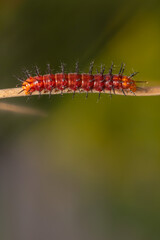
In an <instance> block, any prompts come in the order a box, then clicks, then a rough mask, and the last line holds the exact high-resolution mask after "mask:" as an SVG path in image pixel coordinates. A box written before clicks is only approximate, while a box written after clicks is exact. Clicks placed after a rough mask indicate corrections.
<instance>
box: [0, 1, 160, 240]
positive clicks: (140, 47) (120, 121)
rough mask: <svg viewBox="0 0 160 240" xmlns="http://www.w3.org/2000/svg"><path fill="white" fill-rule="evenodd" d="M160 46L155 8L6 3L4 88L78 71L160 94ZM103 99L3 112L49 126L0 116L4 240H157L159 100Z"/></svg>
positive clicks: (145, 4) (1, 26)
mask: <svg viewBox="0 0 160 240" xmlns="http://www.w3.org/2000/svg"><path fill="white" fill-rule="evenodd" d="M159 43H160V3H159V1H155V0H152V1H143V0H141V1H140V0H134V1H127V0H121V1H118V0H99V1H97V0H86V1H84V0H77V1H73V0H68V1H65V0H54V1H49V0H45V1H44V0H21V1H20V0H12V1H11V0H8V1H3V0H1V2H0V76H1V77H0V88H10V87H15V86H16V84H17V79H16V78H14V77H13V75H17V76H19V77H21V76H23V73H22V70H23V68H24V67H26V68H28V69H29V70H33V68H34V65H35V64H37V65H38V66H39V67H40V69H41V72H42V73H45V71H46V64H47V63H50V64H51V65H52V67H53V69H54V71H55V72H57V71H60V68H59V65H60V61H62V62H65V63H66V69H67V71H73V69H74V66H75V62H76V61H77V59H78V60H79V62H80V68H81V71H85V72H87V71H88V67H89V63H90V62H91V61H92V60H95V65H96V66H97V67H99V66H100V64H101V63H103V64H105V65H106V70H107V71H108V69H109V67H110V65H111V62H112V61H113V62H114V64H115V66H116V67H115V69H114V72H115V73H117V72H118V70H119V68H120V65H121V62H122V61H123V62H125V63H126V74H129V73H130V72H132V71H133V69H134V70H135V71H139V72H140V73H139V74H138V75H137V76H136V80H147V81H149V85H152V84H155V83H156V84H159V81H160V79H159V62H160V44H159ZM97 98H98V96H97V94H89V98H88V99H87V100H86V99H85V95H84V94H81V95H80V94H76V96H75V98H74V99H72V96H71V95H64V96H62V97H61V96H52V98H51V99H49V98H48V96H42V97H41V98H40V99H38V98H37V97H36V96H35V97H34V96H33V97H32V98H31V99H30V101H29V102H26V98H17V99H8V100H5V102H6V103H13V104H17V105H22V106H23V105H24V106H28V107H36V108H39V109H42V110H44V111H46V112H47V113H48V117H47V118H40V117H33V116H26V115H25V116H23V115H18V114H13V113H6V112H1V113H0V119H1V120H0V123H1V125H0V143H1V144H0V151H1V157H0V159H1V165H0V187H1V198H0V199H1V200H0V206H1V216H0V223H1V224H0V237H1V239H7V240H10V239H12V240H14V239H16V240H17V239H23V240H24V239H26V240H28V239H31V240H32V239H34V240H35V239H39V240H40V239H47V240H48V239H65V240H66V239H70V240H71V239H76V240H78V239H87V240H88V239H92V240H94V239H96V240H97V239H100V240H103V239H110V240H120V239H123V240H125V239H130V240H142V239H145V240H147V239H148V240H149V239H152V240H153V239H160V228H159V224H160V190H159V189H160V112H159V106H160V97H124V96H113V97H112V99H110V97H109V96H108V95H102V97H101V99H100V101H98V102H97ZM3 102H4V100H3Z"/></svg>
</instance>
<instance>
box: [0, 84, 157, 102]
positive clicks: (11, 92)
mask: <svg viewBox="0 0 160 240" xmlns="http://www.w3.org/2000/svg"><path fill="white" fill-rule="evenodd" d="M21 90H22V88H8V89H1V90H0V99H1V98H12V97H22V96H29V95H26V94H25V93H24V92H21V93H19V92H20V91H21ZM76 92H77V93H79V92H80V93H84V92H85V91H83V90H80V91H79V90H77V91H76ZM63 93H73V91H72V90H68V89H65V90H64V91H63ZM93 93H98V92H97V91H95V90H93ZM102 93H106V94H110V91H108V90H106V91H105V92H102ZM115 93H116V94H117V95H124V94H123V92H122V91H120V90H115ZM125 93H126V95H127V96H134V94H133V93H131V92H130V91H128V90H126V91H125ZM41 94H45V95H46V94H48V93H44V92H41ZM51 94H52V95H55V94H61V91H59V90H55V89H54V90H53V91H52V93H51ZM112 94H113V93H112ZM32 95H39V92H34V93H32ZM135 95H136V96H158V95H160V86H156V87H144V88H138V89H137V91H136V92H135Z"/></svg>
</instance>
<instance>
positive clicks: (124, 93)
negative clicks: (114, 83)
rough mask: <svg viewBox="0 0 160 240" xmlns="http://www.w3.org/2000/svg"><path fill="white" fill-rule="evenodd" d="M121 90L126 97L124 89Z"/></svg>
mask: <svg viewBox="0 0 160 240" xmlns="http://www.w3.org/2000/svg"><path fill="white" fill-rule="evenodd" d="M121 90H122V93H123V95H124V96H126V93H125V91H124V89H123V88H122V89H121Z"/></svg>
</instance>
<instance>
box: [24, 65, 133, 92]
mask: <svg viewBox="0 0 160 240" xmlns="http://www.w3.org/2000/svg"><path fill="white" fill-rule="evenodd" d="M124 68H125V65H124V64H123V63H122V65H121V68H120V71H119V73H118V74H113V73H112V69H113V64H112V66H111V68H110V70H109V73H108V74H104V71H105V68H104V67H103V66H102V65H101V71H100V73H98V71H97V74H92V70H93V62H92V63H91V64H90V69H89V73H82V74H80V73H79V67H78V63H76V70H75V72H74V73H65V71H64V64H61V70H62V71H61V73H56V74H52V73H51V70H50V66H49V65H48V69H49V72H48V74H46V75H40V73H39V70H38V68H37V67H36V76H34V77H32V76H31V75H30V74H29V73H28V72H26V74H27V79H26V80H24V81H22V80H20V81H21V82H22V91H24V92H25V94H27V95H28V94H30V95H31V94H32V93H33V92H35V91H39V93H41V92H42V91H44V92H48V93H50V94H51V92H52V90H53V89H57V90H60V91H61V93H63V90H64V89H69V90H72V91H73V92H74V93H75V91H76V90H84V91H86V93H87V96H88V92H89V91H92V90H95V91H97V92H99V96H100V93H101V92H102V91H105V90H109V91H110V93H111V91H113V93H115V90H117V89H118V90H121V91H122V92H123V94H124V95H125V90H129V91H130V92H132V93H133V94H134V95H135V92H136V89H137V86H136V82H135V81H134V80H133V79H132V77H133V76H135V75H136V74H137V72H134V73H133V74H131V75H130V76H125V75H123V73H124Z"/></svg>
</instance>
